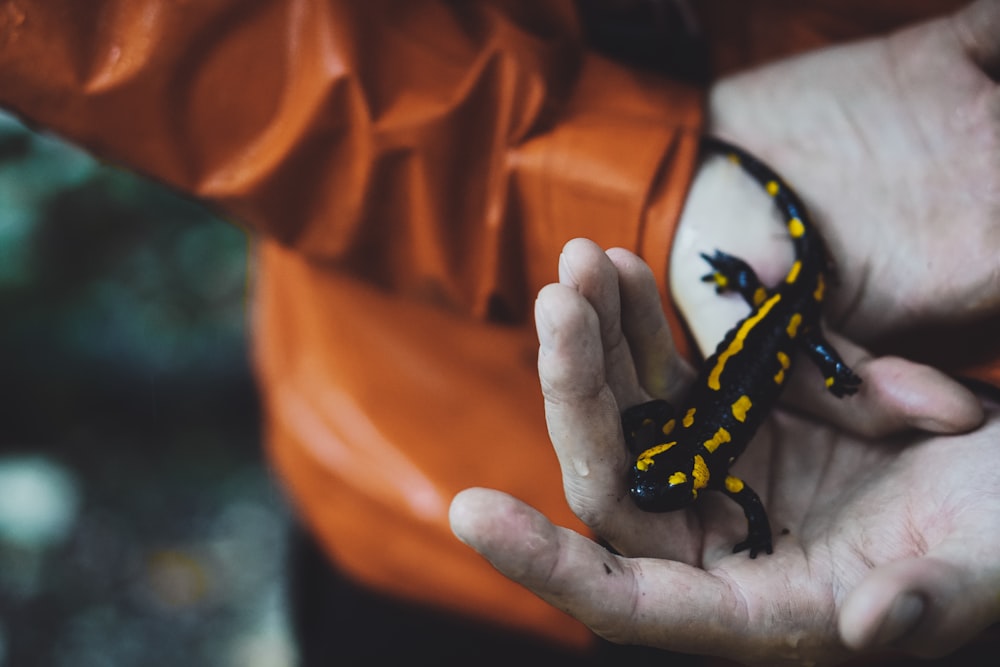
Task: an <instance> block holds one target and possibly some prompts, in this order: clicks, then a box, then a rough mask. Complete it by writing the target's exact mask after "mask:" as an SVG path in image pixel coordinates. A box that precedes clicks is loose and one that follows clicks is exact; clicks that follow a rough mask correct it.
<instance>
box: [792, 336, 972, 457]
mask: <svg viewBox="0 0 1000 667" xmlns="http://www.w3.org/2000/svg"><path fill="white" fill-rule="evenodd" d="M826 336H827V338H828V339H829V341H830V342H831V343H832V344H833V346H834V347H835V348H836V349H837V351H838V352H839V353H840V355H841V357H842V358H843V359H844V362H845V363H846V364H847V365H848V366H850V367H851V368H852V369H853V370H854V372H855V373H856V374H857V375H858V376H860V377H861V379H862V384H861V388H860V390H859V391H858V393H857V394H856V395H854V396H848V397H845V398H837V397H836V396H833V395H832V394H830V393H829V392H828V391H827V390H826V386H825V384H824V383H823V379H822V378H821V376H820V375H819V373H818V372H817V371H816V370H815V368H811V364H810V363H809V361H808V360H806V359H802V360H800V362H799V367H798V368H797V370H796V371H795V373H793V375H792V378H791V380H789V387H788V390H787V391H786V393H785V397H784V400H785V403H786V404H788V405H791V406H793V407H795V408H797V409H799V410H802V411H803V412H807V413H809V414H812V415H815V416H817V417H819V418H821V419H824V420H825V421H829V422H831V423H833V424H836V425H838V426H840V427H842V428H845V429H847V430H848V431H850V432H852V433H856V434H859V435H863V436H866V437H871V438H874V437H880V436H884V435H888V434H890V433H895V432H899V431H903V430H907V429H912V428H916V429H920V430H923V431H928V432H931V433H961V432H964V431H968V430H971V429H973V428H975V427H977V426H979V424H981V423H982V421H983V419H984V415H983V409H982V405H981V404H980V402H979V400H978V399H977V398H976V397H975V395H974V394H973V393H972V392H970V391H969V390H968V389H967V388H965V387H964V386H962V385H961V384H959V383H958V382H956V381H955V380H953V379H951V378H950V377H948V376H947V375H945V374H944V373H942V372H940V371H938V370H937V369H934V368H931V367H930V366H924V365H923V364H918V363H914V362H912V361H907V360H906V359H901V358H899V357H877V358H876V357H872V355H871V353H869V352H868V351H867V350H865V349H864V348H862V347H859V346H858V345H855V344H854V343H852V342H851V341H850V340H849V339H847V338H844V337H842V336H840V335H837V334H834V333H827V335H826Z"/></svg>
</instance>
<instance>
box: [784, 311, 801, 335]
mask: <svg viewBox="0 0 1000 667" xmlns="http://www.w3.org/2000/svg"><path fill="white" fill-rule="evenodd" d="M801 324H802V315H800V314H798V313H795V314H794V315H792V316H791V317H790V318H789V320H788V328H787V329H785V330H786V331H787V332H788V335H789V336H790V337H791V338H795V337H796V336H798V335H799V326H800V325H801Z"/></svg>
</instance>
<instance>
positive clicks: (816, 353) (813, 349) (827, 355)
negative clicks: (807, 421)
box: [799, 327, 861, 398]
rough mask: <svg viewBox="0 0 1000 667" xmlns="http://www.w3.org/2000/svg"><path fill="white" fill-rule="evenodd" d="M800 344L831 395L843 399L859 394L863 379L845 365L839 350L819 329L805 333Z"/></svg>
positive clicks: (813, 328) (814, 328) (811, 329)
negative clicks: (821, 374)
mask: <svg viewBox="0 0 1000 667" xmlns="http://www.w3.org/2000/svg"><path fill="white" fill-rule="evenodd" d="M799 343H800V344H801V345H802V348H803V349H804V350H805V352H806V354H807V355H808V356H809V358H810V359H812V361H813V363H814V364H816V366H817V367H819V369H820V371H822V373H823V377H824V378H825V379H826V387H827V389H829V390H830V393H831V394H833V395H834V396H836V397H837V398H843V397H844V396H849V395H851V394H856V393H857V391H858V388H859V387H860V386H861V378H859V377H858V376H857V375H855V374H854V371H852V370H851V369H850V367H849V366H848V365H847V364H845V363H844V360H843V359H841V358H840V355H839V354H838V353H837V350H836V349H834V347H833V346H832V345H830V343H829V341H827V340H826V338H824V337H823V333H822V332H821V331H820V330H819V329H818V328H817V327H812V328H810V329H808V330H806V331H803V332H802V336H801V337H800V338H799Z"/></svg>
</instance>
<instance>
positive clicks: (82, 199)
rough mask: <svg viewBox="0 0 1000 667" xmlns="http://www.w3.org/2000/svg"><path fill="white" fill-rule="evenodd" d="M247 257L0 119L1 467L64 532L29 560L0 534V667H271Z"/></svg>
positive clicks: (154, 200) (274, 521)
mask: <svg viewBox="0 0 1000 667" xmlns="http://www.w3.org/2000/svg"><path fill="white" fill-rule="evenodd" d="M248 246H249V244H248V239H247V236H246V234H245V233H244V232H243V231H241V230H240V229H239V228H237V227H235V226H232V225H228V224H225V223H224V222H222V221H220V220H218V219H217V218H216V217H214V216H213V215H212V214H211V213H210V212H209V211H208V210H207V209H205V208H204V207H202V206H200V205H198V204H197V203H195V202H192V201H190V200H188V199H185V198H184V197H181V196H178V195H177V194H176V193H173V192H171V191H169V190H168V189H166V188H164V187H162V186H160V185H158V184H155V183H151V182H149V181H147V180H144V179H141V178H138V177H136V176H135V175H133V174H130V173H128V172H125V171H123V170H120V169H118V168H115V167H112V166H110V165H106V164H102V163H100V162H99V161H97V160H95V159H94V158H92V157H90V156H88V155H86V154H85V153H83V152H81V151H79V150H75V149H73V148H71V147H69V146H68V145H66V144H65V143H63V142H60V141H58V140H57V139H54V138H52V137H47V136H43V135H39V134H36V133H33V132H30V131H28V130H26V129H25V128H24V127H23V126H22V125H21V124H20V123H18V122H17V121H16V120H14V119H12V118H10V117H9V116H0V468H4V467H6V468H8V469H9V470H10V471H13V472H11V473H10V474H9V475H6V477H4V479H8V480H20V481H17V482H16V484H18V485H19V487H18V488H20V489H22V493H24V494H26V495H25V496H24V497H25V498H26V500H23V501H22V500H17V501H16V502H21V503H22V504H23V505H25V504H27V503H30V504H31V505H32V506H36V508H37V507H40V506H42V505H44V504H45V503H49V504H52V503H56V504H58V502H59V500H58V498H59V496H58V495H56V496H52V494H51V493H50V494H48V496H52V498H54V500H53V499H52V498H49V499H48V500H45V503H43V502H42V499H43V498H44V497H48V496H45V489H46V487H49V488H50V490H51V489H53V488H55V486H57V484H56V482H58V485H61V486H62V487H65V489H67V491H66V492H65V493H64V495H66V497H68V498H70V500H68V501H65V502H67V503H69V506H68V509H66V510H65V511H67V512H70V515H71V517H72V520H71V521H70V522H68V524H67V527H66V528H65V529H64V534H62V535H61V536H57V537H55V538H53V539H51V540H50V541H49V542H47V543H45V544H23V543H18V542H17V541H16V540H14V539H13V537H11V535H12V534H8V535H6V536H5V534H4V529H3V526H2V525H0V667H2V666H4V665H78V666H83V667H86V666H88V665H102V666H118V665H161V664H162V665H173V664H177V663H184V664H187V665H226V664H248V665H251V664H256V665H261V666H263V665H280V664H287V660H288V657H287V655H288V654H287V650H286V648H287V647H286V646H285V642H286V640H285V639H284V637H283V636H282V634H281V632H280V629H281V628H282V627H283V625H282V621H281V613H280V612H281V579H282V574H281V567H282V561H281V558H282V544H283V536H284V531H285V521H286V515H285V510H284V505H283V503H282V499H281V497H280V495H279V494H278V493H277V491H276V490H275V488H274V486H273V485H272V481H271V479H270V477H269V475H268V473H267V471H266V468H265V467H264V465H263V462H262V460H261V456H260V448H259V430H258V409H257V404H256V397H255V392H254V387H253V382H252V376H251V373H250V369H249V365H248V362H247V345H246V339H245V329H246V321H245V320H246V312H247V302H246V299H247V295H246V290H247V255H248ZM37 457H43V461H44V465H41V466H39V465H36V463H37V461H36V459H37ZM26 460H28V463H25V461H26ZM47 469H50V470H51V471H50V472H48V473H46V472H45V470H47ZM25 470H28V471H31V470H34V471H36V472H34V473H32V474H34V475H35V478H37V479H41V480H42V482H40V483H34V486H32V484H31V483H27V484H26V482H25V479H26V478H25V473H24V471H25ZM39 470H41V471H42V472H41V473H38V472H37V471H39ZM17 471H21V472H17ZM39 474H40V475H41V476H40V477H39ZM46 475H48V477H46ZM35 478H32V479H35ZM47 479H48V480H50V481H48V482H46V481H45V480H47ZM59 480H62V481H59ZM2 483H3V482H2V481H0V484H2ZM14 483H15V482H7V484H8V488H13V487H12V486H10V485H11V484H14ZM25 489H26V490H25ZM31 489H36V490H35V491H32V490H31ZM39 489H40V490H39ZM0 493H4V489H2V488H0ZM31 493H36V494H38V493H42V496H37V495H36V496H31ZM18 497H19V498H20V496H18ZM31 498H34V500H32V499H31ZM10 504H11V503H7V505H10ZM15 505H16V503H15ZM23 509H24V510H25V511H23V512H21V517H20V519H18V517H17V516H16V513H17V507H15V520H19V521H20V522H21V523H22V524H23V523H24V521H27V520H29V519H28V517H33V516H35V514H39V513H38V512H35V513H34V514H32V513H30V512H27V511H26V510H27V509H29V508H28V507H27V506H26V505H25V506H24V507H23ZM30 520H38V521H41V520H42V519H41V518H37V519H30ZM64 523H65V522H64ZM57 525H62V524H58V523H57ZM22 532H23V530H22ZM29 533H30V531H29ZM36 533H38V534H46V533H44V531H43V532H41V533H39V532H38V531H36ZM269 638H270V639H269ZM272 640H273V641H272ZM268 642H270V643H268Z"/></svg>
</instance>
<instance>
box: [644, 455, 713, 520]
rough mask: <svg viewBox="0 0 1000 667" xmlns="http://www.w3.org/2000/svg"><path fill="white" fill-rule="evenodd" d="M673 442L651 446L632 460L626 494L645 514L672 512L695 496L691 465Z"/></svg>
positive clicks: (690, 461) (687, 503)
mask: <svg viewBox="0 0 1000 667" xmlns="http://www.w3.org/2000/svg"><path fill="white" fill-rule="evenodd" d="M675 444H676V443H665V444H663V445H657V446H656V447H652V448H650V449H648V450H646V451H645V452H643V453H642V454H640V455H639V457H638V458H637V459H636V462H635V465H634V466H632V470H631V472H630V475H629V488H628V491H629V495H631V496H632V500H633V501H634V502H635V504H636V505H637V506H638V507H639V509H641V510H643V511H646V512H673V511H674V510H679V509H683V508H684V507H687V506H688V505H690V504H691V503H692V502H693V501H694V499H695V498H696V497H697V496H698V494H697V491H696V488H695V487H696V481H697V480H696V474H695V467H696V465H695V462H694V461H693V460H692V458H691V456H690V454H685V450H686V448H684V447H677V448H676V449H675V448H674V445H675ZM698 458H700V457H698Z"/></svg>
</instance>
